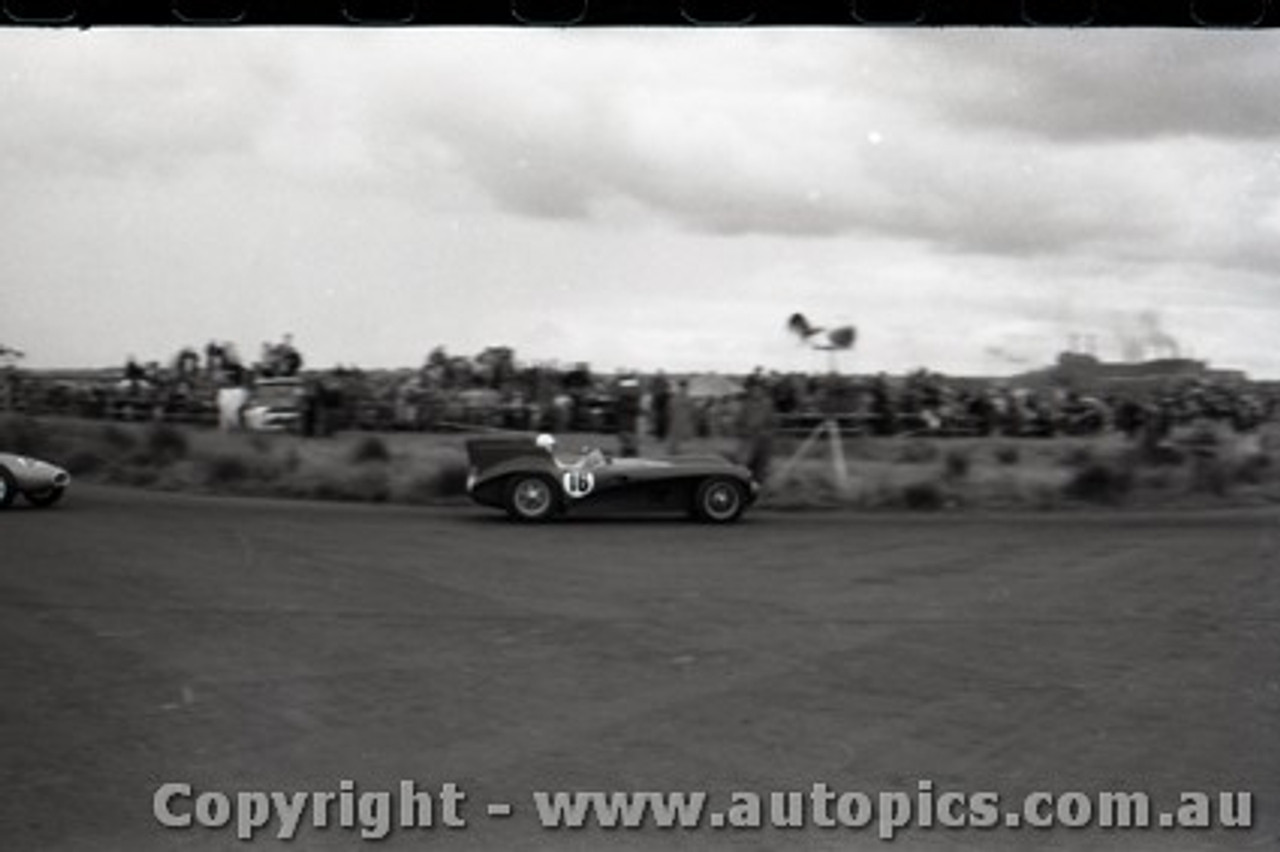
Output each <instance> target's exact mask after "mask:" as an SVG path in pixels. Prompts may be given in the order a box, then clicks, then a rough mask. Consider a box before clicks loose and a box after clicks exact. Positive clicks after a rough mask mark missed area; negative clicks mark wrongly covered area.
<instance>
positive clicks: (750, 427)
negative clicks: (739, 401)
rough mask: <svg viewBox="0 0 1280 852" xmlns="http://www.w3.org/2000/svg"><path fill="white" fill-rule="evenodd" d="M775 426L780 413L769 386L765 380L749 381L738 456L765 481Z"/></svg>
mask: <svg viewBox="0 0 1280 852" xmlns="http://www.w3.org/2000/svg"><path fill="white" fill-rule="evenodd" d="M776 428H777V414H776V413H775V412H774V410H773V400H772V398H770V396H769V394H768V391H767V389H766V388H765V387H764V384H763V383H762V382H759V381H752V382H749V383H748V386H747V399H746V401H745V402H744V403H743V406H742V410H741V412H740V414H739V417H738V440H739V451H738V456H739V459H740V460H741V462H742V463H743V464H744V465H746V466H747V467H748V468H750V469H751V474H752V475H753V476H754V477H755V478H756V480H757V481H758V482H764V481H765V479H766V478H767V477H768V475H769V463H770V461H772V456H773V433H774V430H775V429H776Z"/></svg>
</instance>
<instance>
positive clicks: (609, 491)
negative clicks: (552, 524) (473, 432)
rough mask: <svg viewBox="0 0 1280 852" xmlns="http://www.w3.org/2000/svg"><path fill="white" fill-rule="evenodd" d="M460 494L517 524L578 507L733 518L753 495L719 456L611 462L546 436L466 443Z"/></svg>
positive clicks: (743, 476) (745, 478)
mask: <svg viewBox="0 0 1280 852" xmlns="http://www.w3.org/2000/svg"><path fill="white" fill-rule="evenodd" d="M467 456H468V458H469V460H470V463H471V469H470V471H469V473H468V476H467V493H469V494H470V495H471V498H472V499H473V500H475V501H476V502H477V503H479V504H481V505H484V506H493V507H495V508H499V509H505V510H506V511H507V514H508V515H510V516H511V517H512V518H514V519H515V520H518V521H545V520H548V519H550V518H553V517H555V516H556V515H562V514H565V513H567V512H569V511H576V510H577V509H579V508H586V507H588V506H590V507H601V508H612V509H621V510H632V511H650V510H666V511H683V512H685V513H687V514H689V515H690V516H691V517H694V518H697V519H699V520H702V521H706V522H708V523H717V524H724V523H729V522H731V521H736V520H737V519H738V518H739V517H741V516H742V513H743V512H744V511H745V510H746V509H747V507H748V506H750V505H751V504H752V503H753V502H755V499H756V495H757V493H758V492H759V490H760V487H759V484H758V483H757V482H756V481H755V480H754V479H753V478H752V476H751V472H750V471H749V470H747V469H746V468H744V467H741V466H739V465H735V464H733V463H732V462H729V461H727V460H726V459H723V458H721V457H719V456H675V457H672V458H668V459H638V458H613V457H610V456H607V455H605V454H604V453H603V452H601V451H600V450H599V449H584V450H583V451H582V452H580V453H573V454H564V453H559V452H557V451H556V448H555V439H554V438H553V437H552V436H550V435H539V436H538V437H537V438H536V439H535V438H533V437H532V436H521V437H487V438H473V439H472V440H470V441H468V442H467Z"/></svg>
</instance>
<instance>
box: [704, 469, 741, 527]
mask: <svg viewBox="0 0 1280 852" xmlns="http://www.w3.org/2000/svg"><path fill="white" fill-rule="evenodd" d="M746 508H747V492H746V489H745V488H743V487H742V485H741V484H740V483H739V482H737V481H736V480H733V479H727V478H725V477H715V478H713V479H708V480H706V481H705V482H703V483H702V484H701V485H699V486H698V491H697V493H696V494H695V495H694V498H693V513H694V515H695V516H696V517H697V518H698V519H700V520H703V521H706V522H708V523H713V524H727V523H730V522H732V521H736V520H738V518H740V517H742V512H743V511H744V510H745V509H746Z"/></svg>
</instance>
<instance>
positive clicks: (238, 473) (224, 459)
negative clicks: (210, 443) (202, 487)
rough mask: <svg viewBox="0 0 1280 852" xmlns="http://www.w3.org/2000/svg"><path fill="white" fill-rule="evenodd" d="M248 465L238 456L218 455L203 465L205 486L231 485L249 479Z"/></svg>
mask: <svg viewBox="0 0 1280 852" xmlns="http://www.w3.org/2000/svg"><path fill="white" fill-rule="evenodd" d="M249 473H250V470H249V465H248V464H247V463H246V462H245V460H244V459H242V458H241V457H240V456H236V455H231V454H229V453H220V454H219V455H216V456H214V457H212V458H210V459H209V460H207V461H206V462H205V463H204V481H205V484H207V485H213V486H218V485H231V484H235V483H238V482H243V481H244V480H245V479H248V478H249Z"/></svg>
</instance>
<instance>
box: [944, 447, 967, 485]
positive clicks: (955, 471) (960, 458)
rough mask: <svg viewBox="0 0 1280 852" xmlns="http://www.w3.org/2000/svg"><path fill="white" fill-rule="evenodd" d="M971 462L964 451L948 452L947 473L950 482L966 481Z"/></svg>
mask: <svg viewBox="0 0 1280 852" xmlns="http://www.w3.org/2000/svg"><path fill="white" fill-rule="evenodd" d="M970 467H971V460H970V458H969V453H968V452H966V451H964V450H955V449H953V450H947V455H946V461H945V468H944V469H945V473H946V477H947V479H949V480H957V479H964V478H965V477H966V476H968V475H969V468H970Z"/></svg>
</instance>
